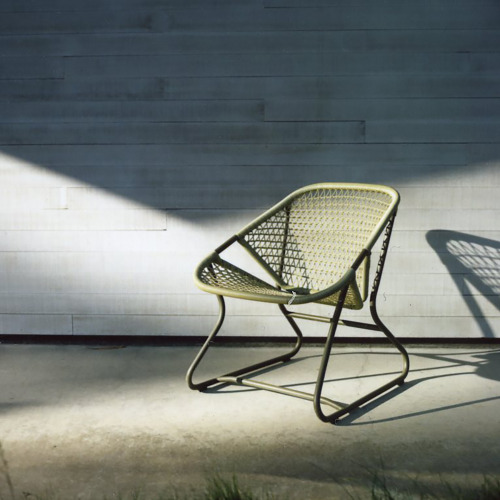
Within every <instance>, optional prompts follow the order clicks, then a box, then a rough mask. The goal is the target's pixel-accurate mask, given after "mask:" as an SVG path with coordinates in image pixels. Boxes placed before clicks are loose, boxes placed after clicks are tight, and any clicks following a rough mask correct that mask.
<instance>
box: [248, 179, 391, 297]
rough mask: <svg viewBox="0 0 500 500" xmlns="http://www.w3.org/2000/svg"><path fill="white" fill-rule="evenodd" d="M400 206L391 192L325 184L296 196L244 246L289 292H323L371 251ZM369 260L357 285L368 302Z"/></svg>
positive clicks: (258, 225) (251, 232)
mask: <svg viewBox="0 0 500 500" xmlns="http://www.w3.org/2000/svg"><path fill="white" fill-rule="evenodd" d="M398 203H399V194H398V193H397V191H395V190H394V189H392V188H390V187H386V186H378V185H370V184H344V183H323V184H314V185H311V186H306V187H304V188H302V189H299V190H298V191H295V192H294V193H292V194H291V195H289V196H288V197H287V198H285V199H284V200H283V201H281V202H280V203H278V204H277V205H275V206H274V207H273V208H271V209H270V210H268V211H267V212H265V213H264V214H263V215H262V216H261V217H259V218H257V219H256V220H255V221H253V223H251V224H250V225H248V226H247V227H246V228H244V229H243V230H242V231H240V232H239V233H238V236H239V237H240V240H241V241H242V244H243V245H244V246H245V247H246V248H247V250H249V251H250V253H251V254H252V255H253V256H254V257H255V258H256V259H257V260H258V261H259V262H260V263H261V264H262V265H263V267H264V268H266V269H267V271H268V272H269V273H270V274H271V275H272V276H273V277H274V279H275V280H276V281H277V282H278V283H279V284H280V285H281V286H284V287H286V288H295V289H306V290H321V289H324V288H326V287H328V286H330V285H331V284H333V283H335V282H336V281H337V280H338V279H339V278H341V277H342V276H343V275H344V274H345V272H346V271H347V270H348V269H349V268H350V267H351V266H352V264H353V263H354V261H355V259H356V258H357V257H358V255H359V254H360V252H361V251H362V250H363V249H364V248H366V249H368V250H370V249H371V248H372V246H373V244H374V243H375V241H376V240H377V238H378V237H379V236H380V234H381V232H382V231H383V229H384V227H385V226H386V224H387V222H388V220H389V219H390V217H391V216H392V215H393V214H394V213H395V211H396V209H397V205H398ZM368 270H369V259H368V258H367V259H365V261H364V263H363V264H362V265H361V266H360V268H359V270H358V273H357V275H356V281H357V284H358V287H359V290H360V293H361V296H362V300H365V299H366V297H367V292H368Z"/></svg>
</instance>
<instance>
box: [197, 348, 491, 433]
mask: <svg viewBox="0 0 500 500" xmlns="http://www.w3.org/2000/svg"><path fill="white" fill-rule="evenodd" d="M352 354H355V355H360V354H373V352H371V351H370V352H368V351H367V352H363V351H357V352H355V353H345V354H344V353H336V354H335V355H334V357H337V356H342V355H352ZM471 354H472V355H473V356H474V358H477V361H464V360H458V359H457V358H454V357H453V356H455V355H460V356H464V355H471ZM387 355H389V354H387ZM391 355H392V354H391ZM394 355H395V354H394ZM411 356H412V357H421V358H426V359H430V360H436V361H442V362H443V363H444V364H441V365H439V366H430V367H425V368H420V369H418V370H417V371H418V372H419V373H421V372H426V371H432V372H435V371H436V370H449V369H456V368H458V367H469V368H470V367H472V368H474V371H470V370H468V371H460V372H456V371H454V372H453V373H444V374H434V375H429V376H423V377H420V378H418V379H415V380H411V381H409V382H405V384H404V385H403V386H401V387H396V388H394V389H392V390H390V391H388V392H387V393H385V394H382V395H381V396H379V397H378V398H376V399H374V400H372V401H370V402H368V403H366V404H365V405H363V406H361V407H360V408H357V409H355V410H353V412H352V413H350V414H348V415H347V416H345V417H343V418H342V419H341V420H340V421H339V422H338V423H339V424H340V425H373V424H381V423H387V422H393V421H397V420H403V419H407V418H413V417H419V416H422V415H427V414H431V413H436V412H441V411H447V410H453V409H456V408H460V407H466V406H472V405H475V404H480V403H485V402H489V401H495V400H500V396H495V397H489V398H482V399H475V400H471V401H466V402H460V403H455V404H448V405H443V406H440V407H435V408H427V409H422V410H418V411H415V412H411V413H406V414H401V415H394V416H391V417H387V418H381V419H376V420H370V421H369V422H357V420H358V419H359V418H361V417H363V416H364V415H365V414H367V413H370V412H371V411H373V410H375V409H376V408H378V407H379V406H382V405H383V404H385V403H387V402H389V401H390V400H391V399H393V398H394V397H400V396H402V395H403V394H404V393H405V392H407V391H409V390H412V389H414V388H415V387H416V386H417V385H419V384H421V383H424V382H428V381H430V380H436V379H445V378H448V377H450V378H452V377H459V376H464V375H468V376H470V375H476V376H480V377H483V378H487V379H489V380H495V381H498V382H500V349H498V350H493V351H492V350H485V351H477V350H473V351H465V352H464V351H460V352H458V353H454V352H448V353H446V354H429V353H412V354H411ZM320 357H321V355H312V356H311V355H309V356H300V357H297V358H294V359H292V360H290V361H288V362H287V364H291V363H300V362H302V361H305V360H307V359H312V358H320ZM280 366H282V365H281V364H277V365H274V366H270V367H266V368H264V369H261V370H258V371H256V372H254V373H253V374H252V377H256V376H259V375H262V374H265V373H269V372H272V371H274V370H276V369H278V368H279V367H280ZM398 374H399V372H392V371H391V372H384V373H378V372H377V373H373V374H366V375H356V376H349V377H339V378H330V379H327V380H325V384H326V383H335V382H345V381H349V380H360V379H369V378H374V377H381V376H396V375H398ZM314 384H315V381H307V382H300V383H292V384H284V386H285V387H290V388H292V387H300V386H314ZM226 387H231V389H229V391H228V390H221V389H223V388H226ZM258 390H259V389H254V388H251V387H238V388H236V386H231V385H230V384H220V385H218V386H215V387H213V388H211V389H209V390H207V392H211V393H214V394H217V393H218V394H225V393H227V392H231V393H233V392H247V391H258Z"/></svg>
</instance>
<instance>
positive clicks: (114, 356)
mask: <svg viewBox="0 0 500 500" xmlns="http://www.w3.org/2000/svg"><path fill="white" fill-rule="evenodd" d="M196 350H197V348H195V347H126V348H116V349H111V348H99V347H96V348H92V347H89V346H39V345H29V346H26V345H1V346H0V375H1V377H0V384H1V393H0V394H1V396H0V440H1V442H2V445H3V450H4V458H5V459H6V460H7V461H8V472H9V474H10V477H11V480H12V483H13V486H14V488H15V491H16V494H17V495H19V497H20V498H23V495H22V492H25V495H24V497H25V498H33V497H30V496H29V495H27V492H29V493H34V494H40V493H43V492H45V491H48V490H51V491H53V492H56V493H57V494H58V498H60V499H70V498H81V499H102V498H103V496H104V495H108V498H112V497H113V496H112V495H114V494H116V493H117V492H121V493H123V494H125V495H128V494H129V493H130V492H131V491H133V490H137V489H138V488H142V489H143V490H144V491H145V492H146V493H148V495H149V494H150V493H151V494H153V493H156V492H159V491H162V490H164V489H165V488H167V490H168V491H170V492H172V491H173V489H174V488H176V489H177V490H178V491H179V492H181V493H186V492H189V491H193V490H196V491H199V489H200V488H201V489H203V487H204V484H205V480H206V477H207V476H209V475H211V474H213V473H216V472H218V473H220V474H222V475H223V476H224V477H228V478H230V477H231V475H232V474H233V473H234V474H236V475H237V477H238V479H239V482H240V483H241V484H242V485H248V486H250V487H251V488H252V489H253V490H254V491H255V492H257V493H258V492H261V491H271V492H272V493H274V494H275V495H277V496H278V498H280V499H281V498H283V499H302V500H303V499H325V498H371V497H370V495H371V493H370V488H371V486H372V484H373V483H374V476H375V474H378V476H379V477H383V478H385V480H387V482H388V485H389V487H390V488H402V489H404V490H407V491H413V492H415V491H420V492H424V493H425V492H428V491H438V490H437V488H441V487H443V484H444V483H450V484H452V485H453V486H454V487H460V488H474V487H476V486H477V485H478V484H479V483H481V482H482V480H483V476H484V475H489V476H491V477H495V478H497V479H500V444H499V442H500V439H499V438H500V416H499V415H500V347H493V348H488V347H484V346H483V347H481V346H478V347H470V346H469V347H464V348H459V347H447V348H436V347H428V348H425V347H419V348H410V349H409V352H410V356H411V362H412V366H411V372H410V375H409V377H408V379H407V383H406V384H405V385H404V386H403V387H402V388H400V389H399V388H398V389H396V390H395V391H393V392H392V393H390V394H389V395H387V396H382V397H381V398H380V399H379V400H377V401H376V402H375V403H374V404H373V403H372V404H369V405H368V406H367V407H365V408H364V409H362V410H360V411H358V412H356V413H355V414H353V415H351V416H349V417H348V418H347V420H345V421H344V422H343V423H342V424H341V425H338V426H333V425H330V424H324V423H322V422H320V421H319V420H318V419H317V418H316V416H315V415H314V412H313V409H312V404H311V403H309V402H307V401H304V400H301V399H296V398H291V397H287V396H282V395H277V394H272V393H269V392H265V391H258V390H252V389H246V388H245V389H244V388H238V387H226V388H223V389H221V390H219V391H217V392H207V393H199V392H195V391H190V390H188V388H187V386H186V385H185V382H184V374H185V371H186V369H187V367H188V365H189V363H190V361H191V359H192V358H193V356H194V354H195V352H196ZM278 351H280V349H279V348H276V347H272V348H269V347H251V348H248V347H247V348H240V347H217V348H215V350H214V351H213V357H212V358H211V360H212V361H213V362H214V363H216V364H217V365H218V366H219V367H220V370H224V369H226V368H229V367H230V365H234V364H238V363H248V362H249V361H252V360H253V359H256V360H257V359H262V358H263V357H266V356H269V355H272V354H275V353H276V352H278ZM319 355H320V350H319V349H318V348H316V347H305V348H303V350H302V351H301V352H300V353H299V355H298V356H297V358H296V361H295V360H294V361H292V362H291V363H289V364H287V365H282V367H281V369H280V370H273V371H270V372H268V373H267V374H266V376H265V379H266V380H269V381H275V382H277V383H283V384H290V385H293V386H295V387H297V388H299V389H303V390H311V388H312V382H313V381H314V379H315V374H316V370H317V367H318V364H319V357H318V356H319ZM208 361H210V360H208ZM398 370H399V355H398V354H393V353H392V352H391V351H389V349H388V348H386V347H367V346H360V347H357V348H352V347H349V348H340V351H339V354H338V356H336V357H335V358H332V363H331V370H329V373H328V376H327V379H328V380H329V382H328V383H327V384H326V386H325V391H326V395H331V396H332V397H335V398H336V399H339V400H348V399H349V397H348V394H354V395H357V394H361V393H362V392H363V391H365V390H366V389H369V387H370V386H371V385H372V384H374V383H378V382H381V381H382V380H383V379H384V380H385V379H387V378H388V377H390V376H391V375H387V374H390V373H394V372H397V371H398ZM380 372H382V373H384V374H385V376H384V377H378V376H376V375H375V374H376V373H380ZM358 375H361V378H358V377H357V376H358ZM334 389H335V391H334ZM5 473H6V469H5V464H4V465H1V463H0V495H3V498H10V496H9V491H8V486H7V482H6V478H5V475H6V474H5Z"/></svg>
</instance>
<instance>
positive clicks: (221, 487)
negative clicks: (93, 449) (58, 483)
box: [0, 442, 500, 500]
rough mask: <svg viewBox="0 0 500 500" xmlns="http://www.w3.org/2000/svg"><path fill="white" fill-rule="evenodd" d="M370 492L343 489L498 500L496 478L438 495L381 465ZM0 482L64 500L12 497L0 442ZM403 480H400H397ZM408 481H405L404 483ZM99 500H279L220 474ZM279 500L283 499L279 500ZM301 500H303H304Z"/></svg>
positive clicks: (390, 497)
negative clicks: (190, 485)
mask: <svg viewBox="0 0 500 500" xmlns="http://www.w3.org/2000/svg"><path fill="white" fill-rule="evenodd" d="M371 474H372V480H371V488H369V489H368V490H367V492H366V494H363V495H362V496H360V495H359V494H352V493H350V492H349V489H348V488H345V494H346V498H347V497H350V498H351V500H368V499H371V500H416V499H419V500H442V499H453V500H499V499H500V478H499V477H490V476H484V478H483V482H482V483H481V484H480V485H479V487H475V488H472V487H471V488H462V487H460V486H456V485H452V484H450V483H449V482H446V481H444V480H443V481H441V484H440V485H439V488H438V489H439V491H431V490H430V489H429V488H428V487H425V486H424V485H423V484H422V483H421V482H419V481H418V480H417V479H410V478H406V479H407V481H406V483H407V484H409V485H410V486H406V487H405V488H404V489H402V488H401V487H398V486H396V485H395V484H390V481H389V480H388V478H387V475H386V474H385V472H384V469H383V464H382V466H381V469H380V470H378V471H374V472H373V471H372V473H371ZM0 478H3V481H4V483H5V485H6V486H7V497H4V496H2V495H1V494H0V500H68V499H67V498H64V499H62V497H60V496H59V495H58V493H57V492H53V491H46V492H45V493H31V492H26V491H23V492H22V493H21V494H20V495H17V494H16V491H15V488H14V484H13V481H12V478H11V475H10V471H9V463H8V461H7V459H6V456H5V452H4V449H3V447H2V444H1V442H0ZM401 479H404V478H401ZM408 479H409V481H408ZM96 500H97V499H96ZM100 500H279V499H278V497H277V496H274V495H273V494H271V493H270V492H264V493H256V492H254V491H252V490H251V489H249V488H244V487H242V486H241V485H240V484H239V482H238V479H237V477H236V476H235V475H233V476H232V477H231V478H230V479H228V478H226V477H223V476H222V475H220V474H215V475H213V476H211V477H209V478H208V479H207V480H206V485H205V489H204V490H203V491H199V492H192V493H190V494H189V495H187V494H179V493H178V492H176V491H169V490H168V489H165V490H164V492H163V493H158V494H154V495H151V494H147V493H145V492H143V491H141V490H139V489H137V490H136V491H133V492H130V493H126V494H123V493H115V494H113V495H112V496H110V497H109V496H105V495H103V496H101V499H100ZM282 500H283V499H282ZM304 500H307V499H306V498H304Z"/></svg>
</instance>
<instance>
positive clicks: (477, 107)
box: [0, 0, 500, 338]
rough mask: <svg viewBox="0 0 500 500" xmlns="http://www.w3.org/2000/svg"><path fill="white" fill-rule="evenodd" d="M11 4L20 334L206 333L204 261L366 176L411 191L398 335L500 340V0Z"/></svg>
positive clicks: (6, 323)
mask: <svg viewBox="0 0 500 500" xmlns="http://www.w3.org/2000/svg"><path fill="white" fill-rule="evenodd" d="M0 11H1V12H0V32H1V37H0V333H1V334H54V335H184V336H189V335H204V334H205V333H207V331H208V330H209V329H210V328H211V325H212V323H213V321H214V318H215V314H216V312H217V307H216V301H215V299H214V298H213V297H211V296H208V295H204V294H202V293H200V292H198V291H197V290H196V288H195V287H194V285H193V282H192V277H191V275H192V271H193V268H194V266H195V264H196V263H197V262H198V261H199V260H200V259H201V258H202V257H203V256H204V255H205V254H206V253H208V252H209V251H210V250H212V248H214V247H215V246H216V245H217V244H218V243H220V242H221V241H222V240H223V239H225V238H226V237H227V236H228V235H230V234H231V233H232V232H234V231H236V230H237V229H239V228H240V226H242V225H243V224H245V223H246V222H247V221H248V220H250V219H251V218H252V217H253V216H254V215H255V214H257V213H258V212H259V211H260V210H261V209H263V208H266V207H268V206H270V205H271V204H273V203H274V202H276V201H277V200H279V199H280V198H281V197H283V196H284V195H285V194H287V193H288V192H290V191H291V190H293V189H295V188H297V187H300V186H302V185H305V184H309V183H313V182H321V181H356V182H376V183H387V184H390V185H393V186H394V187H396V188H397V189H398V190H399V191H400V192H401V195H402V200H403V201H402V204H401V209H400V213H399V215H398V219H397V221H396V228H395V233H394V239H393V245H392V252H391V254H390V258H389V260H388V263H387V269H386V275H385V276H384V280H383V282H382V290H381V293H382V295H381V304H380V310H381V314H382V315H383V316H384V317H385V318H386V319H387V323H388V325H389V326H390V327H391V328H392V329H393V330H394V332H395V333H397V334H398V335H400V336H403V337H424V338H430V337H447V338H479V337H495V336H496V337H498V336H500V313H499V310H500V303H499V299H498V296H499V291H500V270H499V267H500V265H499V261H500V257H499V256H500V224H499V218H500V203H499V194H500V193H499V187H500V144H499V142H500V139H499V137H500V99H499V97H500V85H499V76H500V75H499V73H500V54H499V47H500V30H499V28H500V3H499V2H498V1H497V0H432V1H422V0H420V1H416V0H414V1H413V0H403V1H401V0H385V1H380V2H372V1H368V0H359V1H340V0H331V1H328V0H241V1H234V0H191V1H187V0H186V1H181V0H109V1H106V2H101V1H97V0H87V1H85V2H84V1H80V2H67V1H66V0H47V1H44V2H36V1H34V0H3V2H2V3H1V5H0ZM229 313H230V318H229V321H228V330H227V331H228V332H233V334H243V335H261V334H262V335H288V334H289V333H290V332H289V331H288V330H287V326H286V324H285V323H284V321H283V320H282V319H281V318H279V317H278V316H276V311H275V310H274V308H269V307H265V306H260V305H259V306H257V305H256V306H254V305H252V304H249V303H243V302H241V303H238V302H234V303H231V304H230V305H229ZM361 316H363V314H361ZM320 326H321V325H320ZM306 331H307V332H308V334H310V335H318V334H320V332H321V330H319V329H318V327H316V326H312V325H310V327H308V329H307V330H306ZM352 333H353V332H351V331H348V332H345V333H344V334H347V335H351V334H352Z"/></svg>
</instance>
